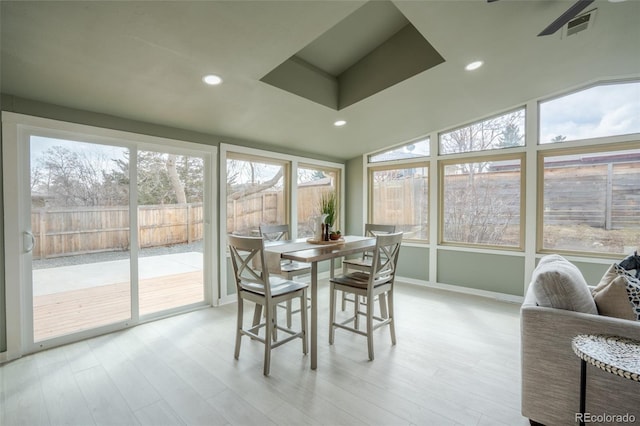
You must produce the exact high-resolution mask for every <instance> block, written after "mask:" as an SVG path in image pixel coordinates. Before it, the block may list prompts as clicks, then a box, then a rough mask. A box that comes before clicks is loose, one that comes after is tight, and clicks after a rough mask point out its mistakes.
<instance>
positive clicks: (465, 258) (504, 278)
mask: <svg viewBox="0 0 640 426" xmlns="http://www.w3.org/2000/svg"><path fill="white" fill-rule="evenodd" d="M437 265H438V266H437V267H438V269H437V275H438V278H437V282H438V283H442V284H451V285H457V286H463V287H469V288H474V289H477V290H486V291H492V292H496V293H504V294H511V295H515V296H523V295H524V258H523V257H520V256H511V255H499V254H485V253H469V252H466V251H453V250H446V249H440V250H438V262H437Z"/></svg>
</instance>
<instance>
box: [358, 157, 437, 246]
mask: <svg viewBox="0 0 640 426" xmlns="http://www.w3.org/2000/svg"><path fill="white" fill-rule="evenodd" d="M428 171H429V168H428V167H427V165H426V164H425V163H424V162H422V163H415V164H412V165H403V166H395V167H385V168H370V169H369V187H370V194H371V199H370V209H369V212H370V213H369V221H370V222H371V223H376V224H385V225H396V231H402V232H404V233H405V234H404V239H405V240H411V239H414V240H424V241H428V240H429V172H428Z"/></svg>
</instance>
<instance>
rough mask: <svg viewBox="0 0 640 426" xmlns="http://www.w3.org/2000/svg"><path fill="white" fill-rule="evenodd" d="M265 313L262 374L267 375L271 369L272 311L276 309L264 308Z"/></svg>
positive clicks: (273, 307)
mask: <svg viewBox="0 0 640 426" xmlns="http://www.w3.org/2000/svg"><path fill="white" fill-rule="evenodd" d="M265 309H266V311H267V324H266V330H265V335H264V369H263V374H264V375H265V376H268V375H269V369H270V368H271V335H272V333H273V328H274V327H273V319H274V318H273V311H274V310H275V309H276V307H275V305H273V306H272V305H267V306H265Z"/></svg>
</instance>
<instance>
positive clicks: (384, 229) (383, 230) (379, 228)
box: [364, 223, 396, 237]
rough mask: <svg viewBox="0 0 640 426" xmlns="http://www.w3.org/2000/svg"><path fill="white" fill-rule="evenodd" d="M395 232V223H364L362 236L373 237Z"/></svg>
mask: <svg viewBox="0 0 640 426" xmlns="http://www.w3.org/2000/svg"><path fill="white" fill-rule="evenodd" d="M394 232H396V226H395V225H380V224H377V223H366V224H365V225H364V236H365V237H375V236H377V235H379V234H393V233H394Z"/></svg>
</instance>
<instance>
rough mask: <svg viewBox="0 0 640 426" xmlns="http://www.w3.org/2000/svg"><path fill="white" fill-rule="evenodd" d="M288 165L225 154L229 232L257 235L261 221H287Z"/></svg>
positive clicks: (273, 222)
mask: <svg viewBox="0 0 640 426" xmlns="http://www.w3.org/2000/svg"><path fill="white" fill-rule="evenodd" d="M287 167H288V164H287V163H284V162H280V163H279V162H277V161H275V160H270V159H261V158H256V157H250V156H242V155H238V154H231V153H230V154H229V155H228V158H227V232H228V233H233V234H236V235H251V236H257V235H259V233H260V231H259V227H260V224H261V223H269V224H280V223H287V217H288V214H287V206H288V205H289V201H288V199H287V196H286V194H287V191H286V187H287V186H288V182H287V181H286V179H285V177H286V176H287V173H286V169H287Z"/></svg>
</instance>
